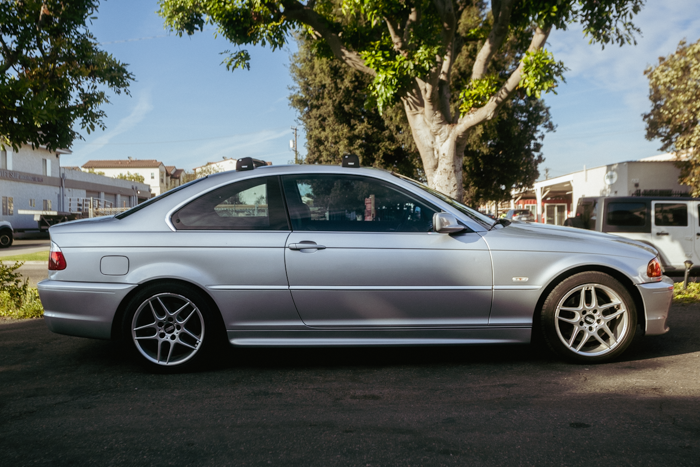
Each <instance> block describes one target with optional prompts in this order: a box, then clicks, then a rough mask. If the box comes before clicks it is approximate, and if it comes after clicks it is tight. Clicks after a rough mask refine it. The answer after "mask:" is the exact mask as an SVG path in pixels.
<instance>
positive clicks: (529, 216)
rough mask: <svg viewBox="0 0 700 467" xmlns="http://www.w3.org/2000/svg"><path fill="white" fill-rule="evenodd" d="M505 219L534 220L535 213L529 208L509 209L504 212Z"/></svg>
mask: <svg viewBox="0 0 700 467" xmlns="http://www.w3.org/2000/svg"><path fill="white" fill-rule="evenodd" d="M506 219H512V220H516V221H524V222H535V215H534V214H533V213H532V211H530V210H529V209H510V210H508V212H507V213H506Z"/></svg>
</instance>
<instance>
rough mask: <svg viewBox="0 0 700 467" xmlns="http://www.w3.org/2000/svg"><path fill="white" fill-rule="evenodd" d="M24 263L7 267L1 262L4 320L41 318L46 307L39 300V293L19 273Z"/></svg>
mask: <svg viewBox="0 0 700 467" xmlns="http://www.w3.org/2000/svg"><path fill="white" fill-rule="evenodd" d="M23 264H24V263H23V262H19V261H17V262H15V263H14V264H13V265H5V264H4V263H3V262H2V261H0V317H3V318H15V319H25V318H41V317H42V316H43V315H44V307H42V306H41V301H40V300H39V292H38V291H37V289H36V288H34V287H30V286H29V282H28V280H27V279H24V280H22V274H20V273H19V272H17V269H19V268H20V267H21V266H22V265H23Z"/></svg>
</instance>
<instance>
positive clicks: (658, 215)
mask: <svg viewBox="0 0 700 467" xmlns="http://www.w3.org/2000/svg"><path fill="white" fill-rule="evenodd" d="M654 223H655V224H656V225H658V226H668V227H685V226H687V225H688V205H687V204H685V203H656V205H655V206H654Z"/></svg>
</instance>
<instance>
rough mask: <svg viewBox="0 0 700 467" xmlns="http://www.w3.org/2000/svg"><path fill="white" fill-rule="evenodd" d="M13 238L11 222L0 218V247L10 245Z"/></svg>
mask: <svg viewBox="0 0 700 467" xmlns="http://www.w3.org/2000/svg"><path fill="white" fill-rule="evenodd" d="M14 238H15V237H14V231H13V230H12V224H10V223H9V222H7V221H2V220H0V248H7V247H9V246H11V245H12V242H13V241H14Z"/></svg>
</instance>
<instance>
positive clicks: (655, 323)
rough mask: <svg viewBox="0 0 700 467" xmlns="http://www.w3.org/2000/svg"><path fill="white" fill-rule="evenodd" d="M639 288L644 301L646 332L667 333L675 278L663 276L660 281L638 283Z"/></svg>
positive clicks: (649, 334) (656, 334) (654, 333)
mask: <svg viewBox="0 0 700 467" xmlns="http://www.w3.org/2000/svg"><path fill="white" fill-rule="evenodd" d="M637 289H638V290H639V293H640V294H641V295H642V301H643V302H644V315H645V316H646V325H645V327H644V331H645V334H646V335H648V336H658V335H659V334H665V333H667V332H668V329H669V328H668V326H666V319H667V318H668V310H669V309H670V308H671V302H672V301H673V280H672V279H670V278H668V277H666V276H663V278H662V279H661V281H659V282H650V283H646V284H638V285H637Z"/></svg>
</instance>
